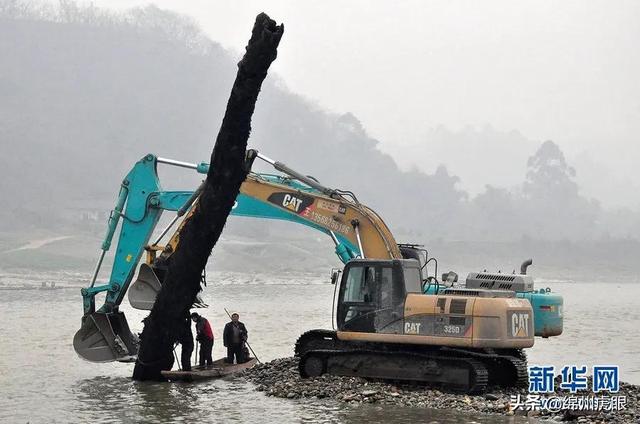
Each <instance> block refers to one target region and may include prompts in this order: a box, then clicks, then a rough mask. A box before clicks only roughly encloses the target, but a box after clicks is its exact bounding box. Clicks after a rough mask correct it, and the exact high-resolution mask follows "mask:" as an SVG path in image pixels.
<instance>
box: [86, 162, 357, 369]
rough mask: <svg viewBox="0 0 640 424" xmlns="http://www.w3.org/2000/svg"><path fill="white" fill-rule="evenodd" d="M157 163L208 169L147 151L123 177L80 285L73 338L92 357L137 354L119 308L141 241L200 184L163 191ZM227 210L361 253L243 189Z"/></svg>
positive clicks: (272, 178)
mask: <svg viewBox="0 0 640 424" xmlns="http://www.w3.org/2000/svg"><path fill="white" fill-rule="evenodd" d="M158 163H164V164H168V165H173V166H178V167H185V168H191V169H194V170H195V171H196V172H198V173H199V174H204V175H206V174H207V172H208V169H209V164H207V163H204V162H202V163H199V164H190V163H185V162H179V161H174V160H170V159H162V158H158V157H156V156H155V155H152V154H148V155H146V156H145V157H144V158H142V159H141V160H139V161H138V162H137V163H136V164H135V165H134V167H133V168H132V169H131V170H130V171H129V173H128V174H127V175H126V177H125V178H124V179H123V181H122V184H121V186H120V191H119V194H118V200H117V203H116V205H115V207H114V209H113V210H112V211H111V213H110V216H109V220H108V224H107V233H106V235H105V238H104V241H103V242H102V246H101V253H100V257H99V260H98V262H97V264H96V268H95V270H94V273H93V277H92V279H91V283H90V285H89V287H87V288H83V289H82V290H81V294H82V298H83V308H84V315H83V319H82V327H81V329H80V330H79V331H78V332H77V333H76V335H75V337H74V348H75V350H76V352H78V354H79V355H80V356H82V357H83V358H85V359H88V360H90V361H94V362H105V361H112V360H121V361H129V360H133V358H135V354H136V352H137V346H138V340H137V337H136V336H134V335H133V334H132V333H131V331H130V330H129V327H128V324H127V321H126V318H125V317H124V314H123V313H122V312H120V311H119V310H118V307H119V305H120V303H121V302H122V299H123V297H124V295H125V293H126V292H127V290H128V288H129V285H130V284H131V281H132V279H133V277H134V274H135V271H136V268H137V265H138V263H139V262H140V259H141V257H142V254H143V253H144V250H145V246H147V245H148V244H149V240H150V239H151V236H152V233H153V231H154V230H155V228H156V226H157V223H158V221H159V219H160V217H161V215H162V213H163V212H164V211H175V212H177V214H176V217H175V218H174V219H173V220H172V221H171V223H170V224H169V226H167V228H166V229H165V230H164V231H162V233H161V234H160V236H159V237H158V239H157V241H156V242H155V243H153V244H156V243H157V242H158V241H159V240H160V239H161V238H162V237H163V236H164V235H165V234H166V233H167V231H168V230H169V229H170V227H171V226H172V225H173V224H175V222H176V221H177V220H178V219H179V218H180V217H181V216H183V215H184V214H185V213H187V211H189V209H190V208H191V207H192V205H193V203H194V201H195V200H196V199H197V197H198V195H199V189H198V190H195V191H164V190H163V189H162V187H161V185H160V180H159V178H158V173H157V166H158ZM252 175H253V176H254V177H257V178H259V179H260V180H264V181H267V182H270V183H275V184H278V185H281V186H287V187H290V188H292V189H295V190H297V191H301V192H307V193H310V194H322V193H321V192H320V191H319V190H317V189H316V188H313V187H310V186H308V185H305V184H302V183H300V182H298V181H297V180H294V179H291V178H289V177H285V176H281V175H271V174H252ZM231 215H233V216H245V217H254V218H267V219H279V220H286V221H290V222H297V223H299V224H303V225H305V226H308V227H311V228H313V229H315V230H318V231H321V232H323V233H325V234H328V235H330V236H331V237H332V239H333V240H334V243H335V245H336V249H335V251H336V254H337V255H338V257H339V258H340V260H341V261H342V262H343V263H346V262H348V261H349V260H351V259H353V258H355V257H357V256H358V255H360V251H359V249H358V247H357V246H355V245H354V244H353V243H351V242H350V241H349V240H348V239H347V238H345V237H343V236H342V235H340V234H336V233H334V232H333V231H330V230H328V229H327V228H325V227H323V226H321V225H317V224H314V223H313V222H311V221H309V220H305V219H302V218H300V217H299V216H298V215H296V214H292V213H289V212H287V211H284V210H282V209H280V208H278V207H276V206H273V205H271V204H269V203H266V202H264V201H261V200H259V199H256V198H254V197H251V196H248V195H246V194H244V193H240V194H239V195H238V197H237V199H236V203H235V205H234V207H233V209H232V211H231ZM119 223H120V224H121V225H120V232H119V236H118V243H117V247H116V250H115V255H114V259H113V265H112V269H111V275H110V277H109V281H108V282H107V283H105V284H98V285H96V281H97V277H98V273H99V271H100V268H101V266H102V263H103V260H104V257H105V255H106V252H107V251H109V250H110V248H111V244H112V241H113V238H114V236H115V235H116V230H117V228H118V224H119ZM141 272H142V271H141ZM102 292H106V298H105V302H104V304H103V305H102V306H101V307H100V309H98V310H97V311H96V307H95V297H96V295H97V294H99V293H102Z"/></svg>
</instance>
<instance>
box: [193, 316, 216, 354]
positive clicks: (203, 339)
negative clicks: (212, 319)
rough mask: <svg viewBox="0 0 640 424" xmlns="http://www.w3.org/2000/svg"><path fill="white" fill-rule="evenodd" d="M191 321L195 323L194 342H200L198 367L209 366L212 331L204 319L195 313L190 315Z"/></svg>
mask: <svg viewBox="0 0 640 424" xmlns="http://www.w3.org/2000/svg"><path fill="white" fill-rule="evenodd" d="M191 319H192V320H193V322H195V323H196V340H197V341H198V342H200V362H199V363H200V366H201V367H202V366H205V365H206V366H211V365H213V359H211V351H212V350H213V330H212V329H211V325H209V321H208V320H207V319H206V318H205V317H203V316H200V315H198V314H197V313H195V312H194V313H192V314H191Z"/></svg>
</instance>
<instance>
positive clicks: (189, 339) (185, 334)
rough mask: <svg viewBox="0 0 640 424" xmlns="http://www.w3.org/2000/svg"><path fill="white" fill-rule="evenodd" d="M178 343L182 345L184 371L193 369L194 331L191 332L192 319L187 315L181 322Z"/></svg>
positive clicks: (181, 359)
mask: <svg viewBox="0 0 640 424" xmlns="http://www.w3.org/2000/svg"><path fill="white" fill-rule="evenodd" d="M178 343H180V344H181V345H182V349H181V350H182V353H181V355H180V363H181V365H182V370H183V371H191V353H193V333H192V332H191V321H190V320H189V315H187V316H186V317H185V318H184V319H183V320H182V322H181V323H180V329H179V333H178Z"/></svg>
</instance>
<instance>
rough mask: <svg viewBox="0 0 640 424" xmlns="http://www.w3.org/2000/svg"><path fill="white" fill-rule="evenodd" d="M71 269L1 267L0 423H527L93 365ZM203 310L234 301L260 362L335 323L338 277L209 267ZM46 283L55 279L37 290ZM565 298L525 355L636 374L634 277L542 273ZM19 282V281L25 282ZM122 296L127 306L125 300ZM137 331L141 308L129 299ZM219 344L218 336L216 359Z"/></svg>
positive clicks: (638, 292)
mask: <svg viewBox="0 0 640 424" xmlns="http://www.w3.org/2000/svg"><path fill="white" fill-rule="evenodd" d="M85 278H86V274H85V273H77V272H50V273H43V272H39V273H35V272H34V273H30V272H14V273H7V272H4V273H3V272H0V289H2V290H0V322H1V324H0V340H1V341H2V345H1V346H2V348H1V349H0V422H10V423H12V422H30V423H40V422H48V423H50V422H94V423H101V422H105V423H106V422H190V423H191V422H257V421H260V422H262V423H281V422H350V423H365V422H366V423H376V422H394V423H404V422H406V423H415V422H423V423H429V422H433V423H435V422H438V423H457V422H479V423H512V422H527V420H526V419H524V418H513V417H496V416H484V415H480V416H470V415H461V414H459V413H457V412H456V411H453V410H451V411H433V410H425V409H416V408H401V407H384V409H383V408H381V407H378V406H375V405H351V404H343V403H337V402H333V401H330V400H295V401H293V400H286V399H276V398H270V397H266V396H265V395H264V394H263V393H261V392H256V391H255V390H254V387H253V385H251V384H250V383H246V382H244V381H243V380H242V379H240V378H230V379H226V380H216V381H210V382H203V383H198V384H186V383H182V384H172V383H166V384H165V383H140V382H133V381H131V380H130V378H129V377H130V375H131V372H132V369H133V365H132V364H121V363H108V364H94V363H89V362H86V361H83V360H81V359H80V358H78V357H77V356H76V354H75V353H74V351H73V347H72V344H71V341H72V338H73V335H74V333H75V332H76V330H77V329H78V328H79V325H80V317H81V315H82V302H81V296H80V292H79V287H81V286H83V285H84V284H85V283H84V281H85ZM209 280H210V284H209V287H208V288H207V289H206V290H205V292H204V299H205V301H206V302H207V303H208V304H209V305H210V307H209V309H207V310H204V311H201V313H202V314H203V315H205V316H206V317H207V318H208V319H209V320H210V322H211V323H212V325H213V326H214V332H215V333H216V336H218V335H220V330H221V328H222V326H223V325H224V323H225V322H226V321H227V319H226V315H225V312H224V310H223V308H225V307H226V308H228V309H229V310H230V311H237V312H238V313H239V314H240V316H241V320H242V321H243V322H245V324H246V325H247V327H248V329H249V340H250V342H251V344H252V346H253V348H254V349H255V351H256V353H257V354H258V357H259V358H260V359H261V360H262V361H268V360H270V359H274V358H277V357H282V356H290V355H291V354H292V347H293V344H294V343H295V340H296V338H297V337H298V336H299V335H300V334H301V333H302V332H304V331H306V330H309V329H312V328H330V327H331V320H332V317H331V306H332V298H333V286H332V285H330V284H328V282H327V279H326V278H324V277H323V276H317V275H289V276H282V275H281V276H277V277H273V276H255V275H243V274H217V275H213V276H210V277H209ZM42 282H46V283H51V282H55V283H56V287H57V288H56V289H55V290H41V289H38V287H40V285H41V283H42ZM537 284H538V287H541V286H549V287H551V288H552V289H553V290H554V291H556V292H559V293H561V294H562V295H563V296H564V298H565V307H564V311H565V330H564V334H563V335H562V336H561V337H556V338H552V339H548V340H542V339H537V340H536V345H535V346H534V347H533V348H532V349H529V351H528V353H529V362H530V363H532V364H534V363H535V364H554V365H556V367H560V366H562V365H564V364H586V365H593V364H618V365H620V367H621V379H622V380H625V381H628V382H632V383H636V384H638V383H640V360H639V359H638V358H640V331H638V325H640V312H638V298H639V297H640V286H638V285H637V284H630V283H629V284H625V283H623V282H621V283H597V282H595V281H593V282H581V283H575V282H566V281H551V282H543V283H540V282H537ZM24 285H26V286H25V288H22V286H24ZM125 304H126V305H125ZM122 310H123V311H124V312H125V313H126V315H127V318H128V320H129V324H130V326H131V328H132V330H133V331H141V327H142V325H141V322H140V321H141V319H142V318H143V317H144V316H145V313H144V312H143V311H137V310H134V309H132V308H130V307H129V305H128V303H127V302H126V301H125V302H124V304H123V307H122ZM223 354H224V352H223V347H222V345H221V344H220V343H218V341H216V344H215V346H214V359H215V358H217V357H220V356H222V355H223Z"/></svg>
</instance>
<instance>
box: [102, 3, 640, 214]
mask: <svg viewBox="0 0 640 424" xmlns="http://www.w3.org/2000/svg"><path fill="white" fill-rule="evenodd" d="M93 3H94V4H96V5H99V6H104V7H111V8H128V7H131V6H138V5H144V4H147V3H149V2H148V1H138V0H94V1H93ZM153 3H155V4H157V5H158V6H159V7H161V8H166V9H171V10H175V11H178V12H181V13H184V14H187V15H190V16H192V17H194V18H195V19H196V21H197V22H198V23H199V24H200V25H201V26H202V28H203V30H204V31H205V32H206V33H207V34H208V35H209V36H210V37H211V38H212V39H214V40H216V41H218V42H220V43H221V44H222V45H223V46H225V47H227V48H230V49H232V50H235V51H237V52H238V54H240V52H241V51H243V48H244V46H245V44H246V42H247V40H248V37H249V31H250V29H251V27H252V24H253V20H254V18H255V15H256V14H257V13H259V12H260V11H265V12H267V13H268V14H269V15H270V16H271V17H272V18H274V19H276V20H277V21H278V22H284V23H285V35H284V37H283V39H282V43H281V45H280V48H279V49H278V60H277V61H276V62H275V63H274V66H273V68H272V69H273V70H274V71H275V72H276V73H278V74H279V75H280V76H281V77H282V79H283V80H284V81H285V83H286V84H287V86H288V87H289V88H290V89H292V90H293V91H295V92H297V93H299V94H302V95H304V96H305V97H307V98H309V99H312V100H314V101H316V102H317V103H318V104H320V105H321V106H322V107H323V108H325V109H328V110H331V111H335V112H346V111H351V112H353V113H354V114H355V115H356V116H357V117H358V118H360V119H361V121H362V122H363V124H364V126H365V127H366V128H367V130H368V131H369V133H370V134H371V135H372V136H373V137H375V138H378V139H379V140H380V142H381V144H380V148H381V149H382V150H384V151H387V152H390V153H392V154H393V155H396V156H398V157H401V158H402V159H403V160H402V161H401V162H402V163H405V164H407V163H412V162H418V159H415V160H414V159H412V158H413V157H415V156H417V155H412V152H411V151H407V150H406V149H405V150H402V147H403V146H407V145H415V144H417V143H425V144H426V145H427V151H428V143H429V140H428V138H427V134H428V132H429V129H430V128H433V127H435V126H437V125H440V124H442V125H445V126H446V127H448V128H450V129H451V130H454V131H457V130H460V129H462V128H464V127H465V126H467V125H471V126H478V127H481V126H484V125H485V124H490V125H492V126H493V127H494V128H496V129H498V130H502V131H510V130H512V129H517V130H518V131H520V132H521V133H522V134H523V135H524V136H525V137H527V138H529V139H532V140H535V141H544V140H546V139H552V140H554V141H556V142H558V143H559V144H560V145H561V147H562V148H563V149H564V150H565V152H566V153H567V154H568V156H569V157H570V159H572V160H574V161H578V163H577V165H578V170H579V173H580V171H582V172H583V174H585V175H583V176H584V177H585V180H586V181H590V183H592V184H595V185H597V184H598V182H597V180H598V175H600V173H601V174H602V175H604V176H606V182H605V183H602V184H600V185H601V187H600V188H599V189H597V190H595V189H594V190H591V191H592V192H594V193H596V194H599V193H600V194H602V195H606V194H607V193H606V192H607V184H609V185H616V187H618V188H621V187H622V186H624V187H625V190H619V191H614V192H613V193H614V194H609V197H610V198H609V199H607V200H608V201H609V203H612V204H615V203H620V204H625V203H629V204H638V200H637V199H638V198H640V196H638V193H639V192H640V184H639V183H638V182H639V181H640V169H638V167H637V166H636V164H637V163H639V162H640V137H639V136H638V135H639V134H640V78H639V76H640V25H639V24H638V22H639V21H640V2H638V1H628V2H625V1H615V2H611V1H566V0H565V1H562V2H559V1H540V0H537V1H526V2H525V1H517V2H515V1H487V0H484V1H481V2H478V1H451V0H446V1H444V0H443V1H423V0H421V1H372V0H368V1H340V0H323V1H299V0H298V1H295V0H292V1H269V0H261V1H239V0H234V1H213V0H189V1H179V0H156V1H154V2H153ZM454 153H455V152H452V155H453V154H454ZM418 157H420V158H422V159H421V160H422V161H423V162H420V163H418V165H419V166H421V167H422V168H423V169H426V170H432V169H433V167H434V166H435V165H436V164H437V163H439V162H445V163H446V162H449V160H448V159H447V158H437V157H435V158H424V155H420V156H418ZM424 159H427V160H426V161H425V160H424ZM580 166H582V168H583V169H580ZM589 166H592V167H593V169H588V168H589ZM584 168H587V169H586V170H585V169H584ZM596 169H597V171H596ZM453 172H454V173H455V172H456V170H455V167H453ZM587 173H590V175H586V174H587ZM518 177H519V178H521V176H518ZM463 182H464V181H463ZM636 188H637V189H638V191H635V190H633V189H636ZM624 191H626V192H632V193H634V194H633V196H630V197H629V199H627V200H625V201H623V200H622V199H618V200H620V201H619V202H616V199H615V197H616V196H618V193H619V192H624Z"/></svg>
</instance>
